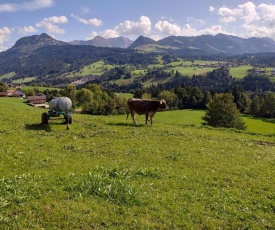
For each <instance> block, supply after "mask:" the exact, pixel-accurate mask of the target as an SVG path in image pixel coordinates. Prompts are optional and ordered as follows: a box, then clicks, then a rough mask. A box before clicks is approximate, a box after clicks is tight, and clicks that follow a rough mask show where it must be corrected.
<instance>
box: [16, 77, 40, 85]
mask: <svg viewBox="0 0 275 230" xmlns="http://www.w3.org/2000/svg"><path fill="white" fill-rule="evenodd" d="M35 79H36V77H25V78H20V79H16V80H13V81H12V82H13V83H15V84H17V83H26V82H30V81H32V80H35Z"/></svg>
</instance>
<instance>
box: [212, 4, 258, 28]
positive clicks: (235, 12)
mask: <svg viewBox="0 0 275 230" xmlns="http://www.w3.org/2000/svg"><path fill="white" fill-rule="evenodd" d="M217 14H218V15H219V16H221V17H222V18H221V19H220V21H224V22H226V23H228V22H233V21H236V18H238V19H241V20H244V21H245V22H246V23H250V22H253V21H258V20H260V17H259V13H258V12H257V8H256V5H255V4H254V3H252V2H246V3H244V4H242V5H238V6H237V7H236V8H234V9H230V8H228V7H226V6H223V7H220V8H219V9H218V10H217ZM233 18H234V20H233Z"/></svg>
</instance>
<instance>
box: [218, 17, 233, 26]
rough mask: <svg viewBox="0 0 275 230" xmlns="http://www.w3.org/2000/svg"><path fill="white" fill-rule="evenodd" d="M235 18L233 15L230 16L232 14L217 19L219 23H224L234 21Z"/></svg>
mask: <svg viewBox="0 0 275 230" xmlns="http://www.w3.org/2000/svg"><path fill="white" fill-rule="evenodd" d="M236 20H237V19H236V18H235V17H232V16H229V17H221V18H219V21H220V22H221V23H225V24H228V23H231V22H235V21H236Z"/></svg>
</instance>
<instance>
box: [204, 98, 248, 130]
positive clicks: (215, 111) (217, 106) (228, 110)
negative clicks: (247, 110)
mask: <svg viewBox="0 0 275 230" xmlns="http://www.w3.org/2000/svg"><path fill="white" fill-rule="evenodd" d="M233 99H234V98H233V96H232V95H231V94H228V93H225V94H216V95H214V97H213V99H212V100H211V101H210V102H209V103H208V104H207V109H206V114H205V116H204V117H202V119H203V120H204V121H205V123H204V124H206V125H210V126H213V127H225V128H236V129H246V127H245V124H244V122H243V121H242V119H241V116H240V112H239V111H238V109H237V106H236V104H235V103H234V102H233Z"/></svg>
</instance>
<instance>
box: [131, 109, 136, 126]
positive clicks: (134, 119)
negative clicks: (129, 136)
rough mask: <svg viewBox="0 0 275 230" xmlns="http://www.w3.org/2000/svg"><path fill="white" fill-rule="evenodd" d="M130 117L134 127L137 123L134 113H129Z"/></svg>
mask: <svg viewBox="0 0 275 230" xmlns="http://www.w3.org/2000/svg"><path fill="white" fill-rule="evenodd" d="M131 117H132V119H133V123H134V124H135V125H136V124H137V122H136V116H135V112H131Z"/></svg>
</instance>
